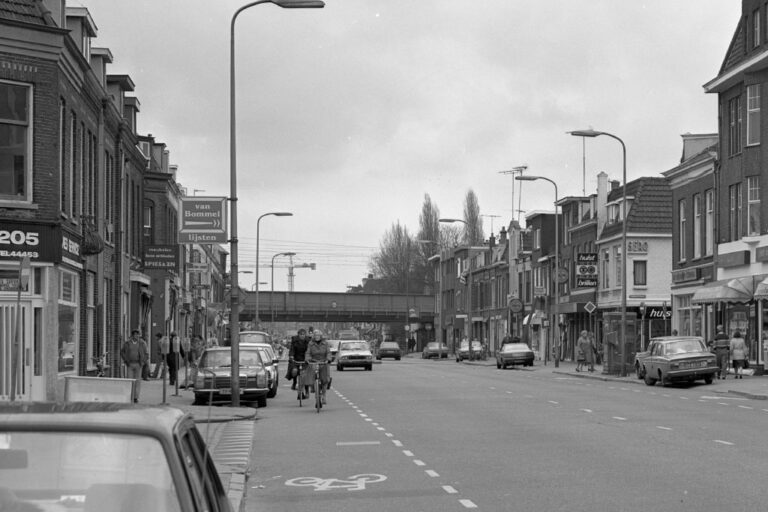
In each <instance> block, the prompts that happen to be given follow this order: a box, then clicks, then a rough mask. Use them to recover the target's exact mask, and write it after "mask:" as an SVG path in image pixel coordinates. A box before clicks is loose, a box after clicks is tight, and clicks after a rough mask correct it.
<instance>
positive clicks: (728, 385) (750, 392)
mask: <svg viewBox="0 0 768 512" xmlns="http://www.w3.org/2000/svg"><path fill="white" fill-rule="evenodd" d="M462 364H471V365H475V366H492V367H494V368H495V367H496V360H495V359H494V358H492V357H489V358H488V359H487V360H486V361H463V362H462ZM534 368H535V369H536V370H539V371H541V370H551V371H552V373H557V374H561V375H569V376H571V377H578V378H583V379H596V380H602V381H612V382H623V383H625V384H637V385H643V386H644V385H645V382H643V381H642V380H640V379H638V378H637V375H635V372H634V370H633V371H632V372H631V373H628V374H627V376H626V377H621V376H619V375H611V374H608V373H603V367H602V366H600V365H595V371H594V372H592V373H590V372H588V371H586V370H582V371H581V372H577V371H576V363H574V362H573V361H560V363H559V365H558V367H557V368H556V367H555V363H554V361H547V364H546V365H545V364H544V362H543V361H535V362H534ZM526 369H527V368H526ZM707 390H708V391H711V392H713V393H730V394H734V395H739V396H743V397H745V398H750V399H752V400H768V375H761V376H754V375H744V378H743V379H734V378H733V375H732V374H729V375H728V378H726V379H725V380H718V379H716V380H715V381H714V382H713V383H712V386H711V387H708V388H707Z"/></svg>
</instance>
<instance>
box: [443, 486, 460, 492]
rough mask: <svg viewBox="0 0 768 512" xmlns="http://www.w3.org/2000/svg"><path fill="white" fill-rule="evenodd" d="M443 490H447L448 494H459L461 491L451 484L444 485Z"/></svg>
mask: <svg viewBox="0 0 768 512" xmlns="http://www.w3.org/2000/svg"><path fill="white" fill-rule="evenodd" d="M443 490H444V491H445V492H447V493H448V494H458V493H459V491H457V490H456V489H454V488H453V487H451V486H450V485H444V486H443Z"/></svg>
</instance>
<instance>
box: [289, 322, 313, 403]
mask: <svg viewBox="0 0 768 512" xmlns="http://www.w3.org/2000/svg"><path fill="white" fill-rule="evenodd" d="M307 343H309V340H308V339H307V331H306V330H304V329H299V332H298V334H297V335H296V336H293V337H292V338H291V348H290V350H289V351H288V376H289V377H288V378H290V379H291V380H292V381H293V384H292V385H291V389H296V376H295V375H293V369H294V368H295V363H303V362H304V357H305V354H306V352H307Z"/></svg>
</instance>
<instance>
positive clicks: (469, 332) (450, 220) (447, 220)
mask: <svg viewBox="0 0 768 512" xmlns="http://www.w3.org/2000/svg"><path fill="white" fill-rule="evenodd" d="M437 221H438V222H443V223H446V224H453V223H455V222H461V223H462V224H464V226H465V229H466V227H467V226H469V224H467V221H465V220H463V219H453V218H443V219H437ZM467 254H469V281H467V284H468V286H467V323H466V325H465V326H464V333H465V336H466V337H467V344H468V345H469V360H470V361H471V360H472V251H471V249H470V248H469V247H467ZM441 264H442V262H441ZM441 348H442V347H441ZM459 350H461V343H459Z"/></svg>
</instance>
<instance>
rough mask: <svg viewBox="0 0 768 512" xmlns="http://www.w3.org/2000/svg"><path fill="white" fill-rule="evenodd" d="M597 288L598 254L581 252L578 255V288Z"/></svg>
mask: <svg viewBox="0 0 768 512" xmlns="http://www.w3.org/2000/svg"><path fill="white" fill-rule="evenodd" d="M595 287H597V253H596V252H580V253H578V254H577V255H576V288H595Z"/></svg>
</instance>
